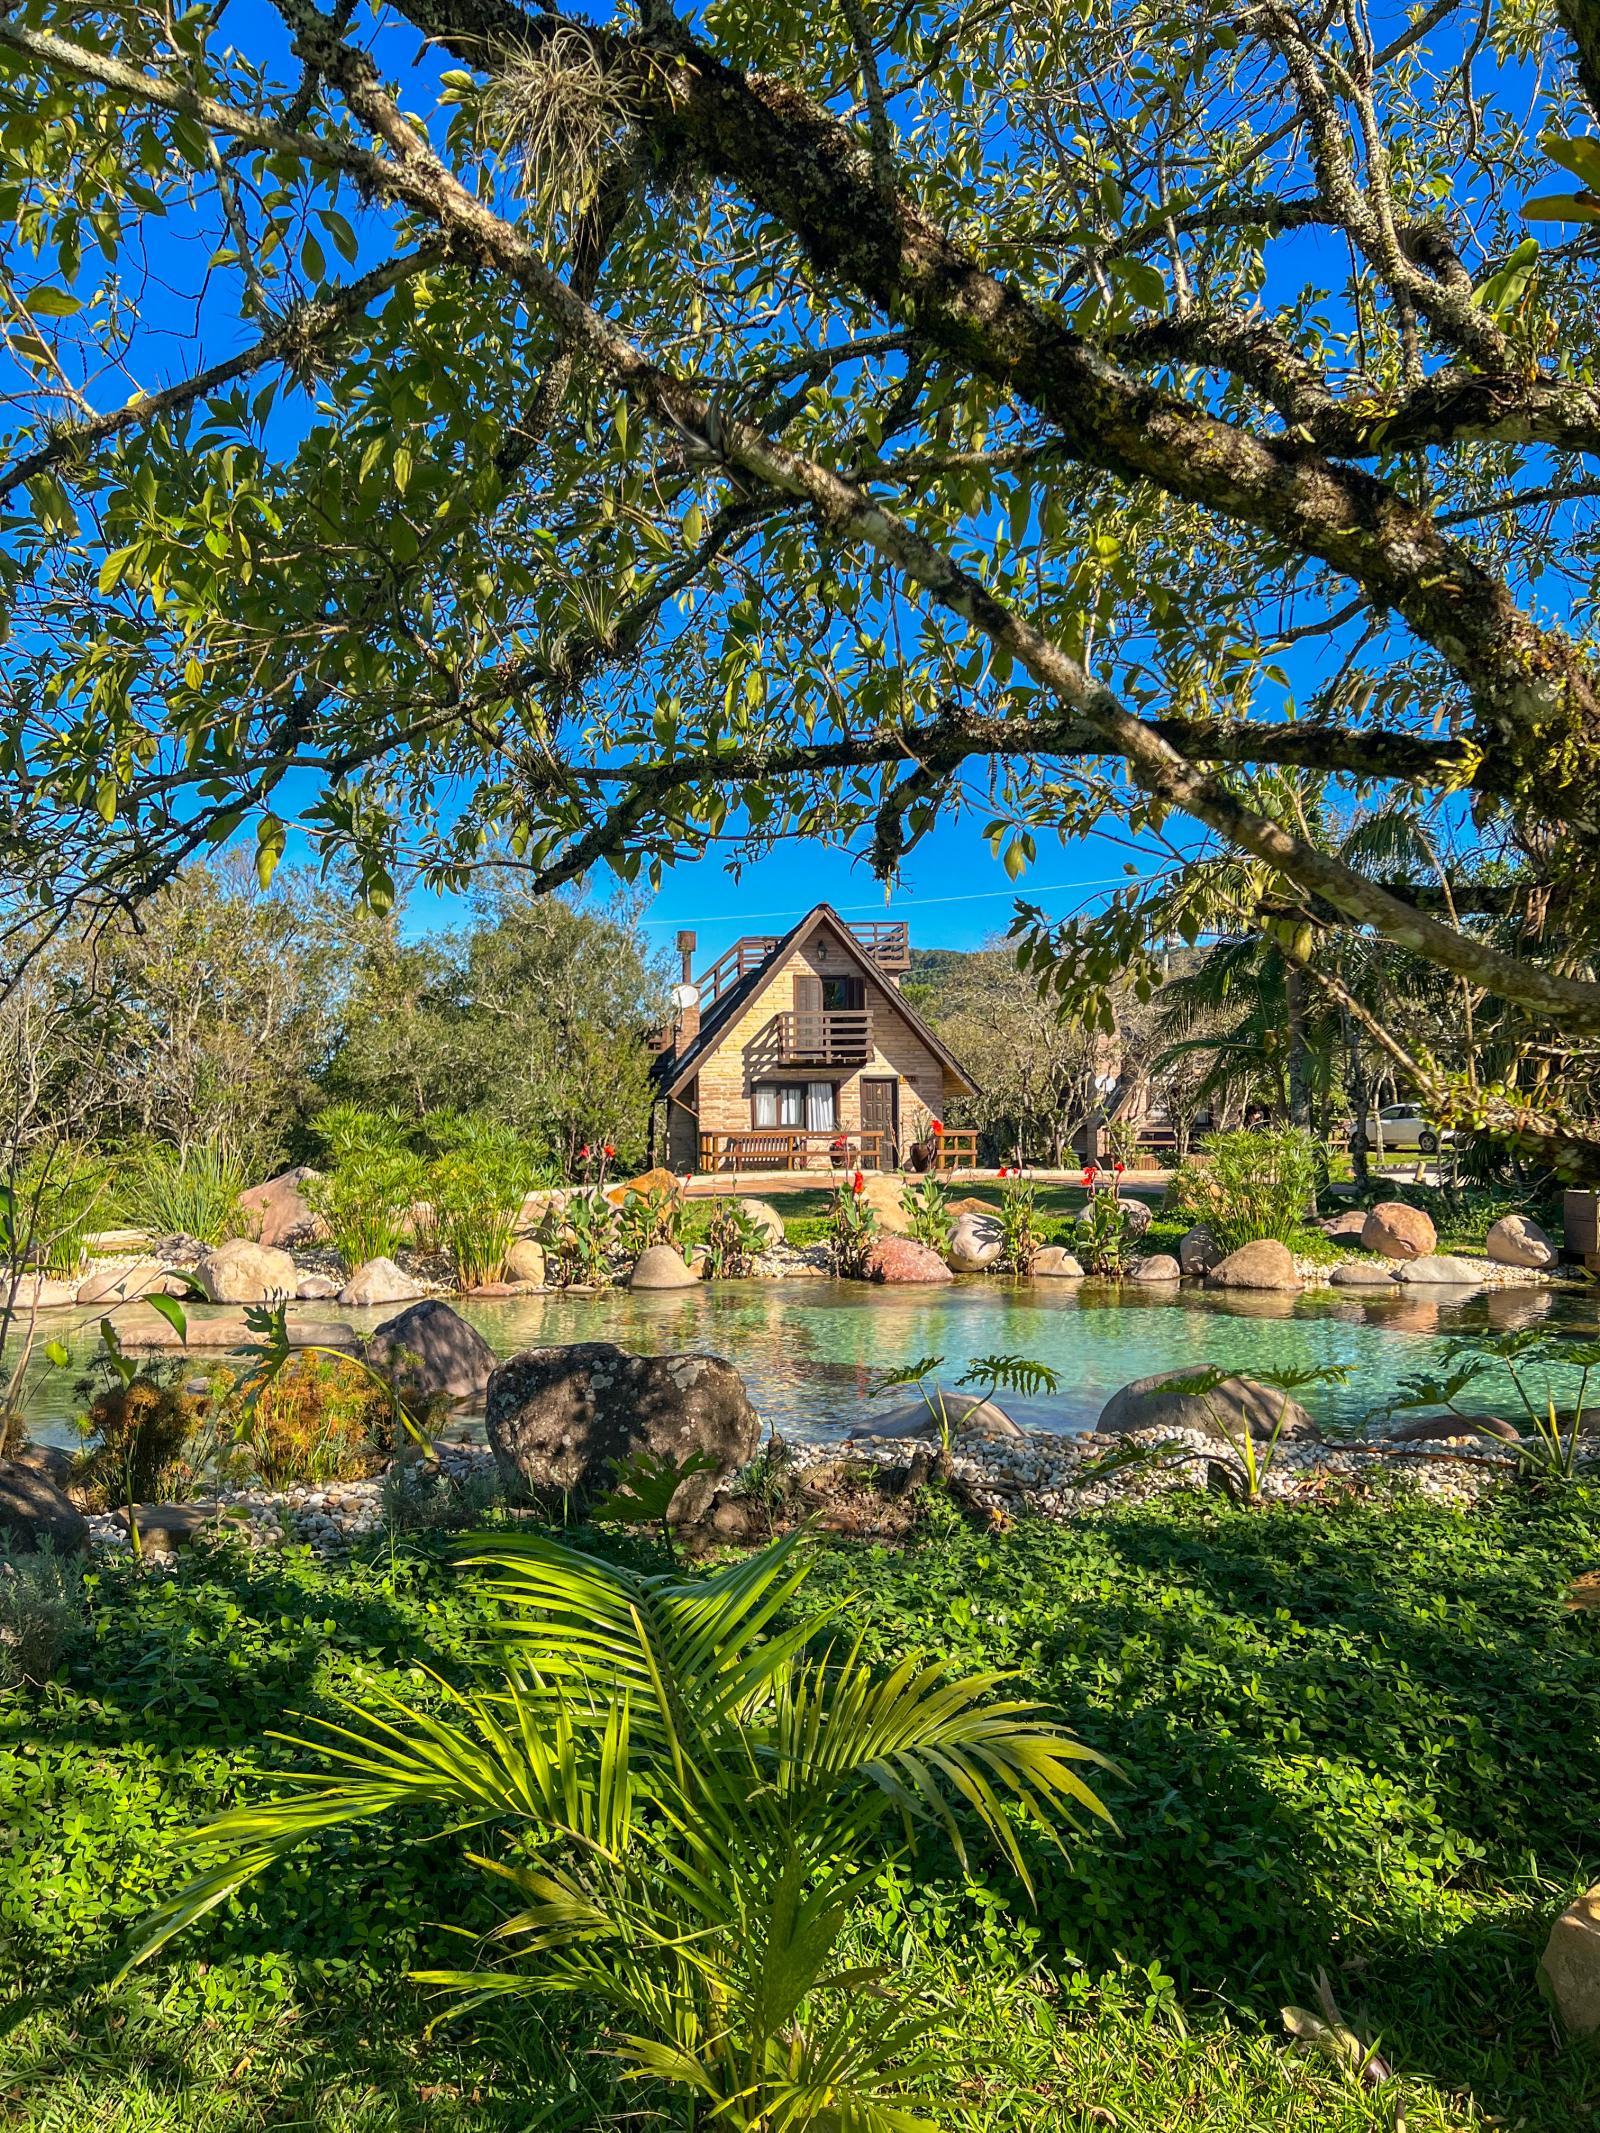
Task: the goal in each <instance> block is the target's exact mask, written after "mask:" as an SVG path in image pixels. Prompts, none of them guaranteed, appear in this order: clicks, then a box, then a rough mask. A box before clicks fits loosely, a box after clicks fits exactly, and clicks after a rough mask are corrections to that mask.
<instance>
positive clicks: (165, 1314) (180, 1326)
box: [145, 1296, 189, 1343]
mask: <svg viewBox="0 0 1600 2133" xmlns="http://www.w3.org/2000/svg"><path fill="white" fill-rule="evenodd" d="M145 1302H146V1303H147V1304H148V1305H149V1306H150V1308H151V1310H152V1311H154V1312H156V1313H158V1315H159V1316H160V1317H162V1318H164V1319H165V1320H166V1322H167V1324H168V1325H169V1326H170V1327H171V1328H172V1330H173V1332H174V1333H176V1334H177V1336H178V1338H179V1340H181V1341H183V1342H185V1343H187V1342H188V1339H189V1319H188V1314H187V1313H186V1312H185V1310H184V1308H183V1306H182V1304H181V1303H179V1301H178V1299H177V1297H176V1296H147V1297H146V1298H145Z"/></svg>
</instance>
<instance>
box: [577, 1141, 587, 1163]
mask: <svg viewBox="0 0 1600 2133" xmlns="http://www.w3.org/2000/svg"><path fill="white" fill-rule="evenodd" d="M578 1160H579V1162H580V1163H587V1162H588V1160H589V1143H588V1142H587V1141H585V1142H584V1144H583V1146H582V1147H581V1148H580V1149H579V1150H578Z"/></svg>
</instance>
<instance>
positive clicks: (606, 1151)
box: [600, 1141, 1122, 1170]
mask: <svg viewBox="0 0 1600 2133" xmlns="http://www.w3.org/2000/svg"><path fill="white" fill-rule="evenodd" d="M616 1152H617V1151H616V1149H615V1148H613V1147H612V1145H611V1143H610V1142H609V1141H607V1142H606V1144H605V1146H604V1147H603V1148H602V1149H601V1151H600V1153H601V1154H602V1155H615V1154H616ZM1117 1168H1118V1169H1119V1170H1120V1169H1121V1168H1122V1165H1121V1164H1120V1163H1119V1164H1118V1165H1117Z"/></svg>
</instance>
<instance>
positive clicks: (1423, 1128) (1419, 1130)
mask: <svg viewBox="0 0 1600 2133" xmlns="http://www.w3.org/2000/svg"><path fill="white" fill-rule="evenodd" d="M1441 1138H1442V1139H1444V1140H1447V1141H1448V1140H1452V1139H1454V1135H1453V1134H1451V1133H1450V1132H1448V1131H1446V1132H1445V1133H1444V1134H1443V1135H1442V1136H1441V1135H1440V1133H1439V1131H1438V1129H1437V1128H1436V1127H1435V1126H1433V1125H1431V1124H1430V1123H1429V1120H1428V1118H1427V1115H1426V1113H1424V1112H1422V1111H1419V1110H1418V1108H1417V1106H1416V1105H1415V1104H1385V1105H1384V1107H1383V1109H1382V1110H1381V1111H1373V1112H1369V1113H1368V1116H1367V1130H1366V1132H1365V1134H1362V1133H1359V1132H1355V1133H1352V1134H1351V1136H1350V1145H1351V1147H1352V1148H1355V1149H1357V1150H1359V1149H1362V1148H1367V1149H1382V1150H1383V1151H1384V1152H1385V1153H1386V1154H1388V1153H1392V1154H1395V1155H1437V1154H1438V1152H1439V1142H1440V1140H1441Z"/></svg>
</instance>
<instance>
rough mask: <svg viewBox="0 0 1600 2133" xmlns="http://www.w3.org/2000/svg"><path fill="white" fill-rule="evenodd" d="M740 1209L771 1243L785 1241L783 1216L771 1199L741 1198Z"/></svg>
mask: <svg viewBox="0 0 1600 2133" xmlns="http://www.w3.org/2000/svg"><path fill="white" fill-rule="evenodd" d="M739 1211H740V1213H741V1214H742V1215H744V1216H746V1217H747V1218H748V1220H750V1221H751V1222H753V1223H755V1225H756V1227H757V1228H758V1229H759V1230H760V1231H761V1232H762V1234H763V1235H764V1236H765V1237H766V1240H767V1242H768V1244H769V1245H772V1244H782V1242H783V1217H782V1215H780V1214H779V1212H778V1210H777V1209H776V1208H775V1207H774V1206H773V1205H772V1203H771V1201H770V1200H741V1201H740V1202H739Z"/></svg>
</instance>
